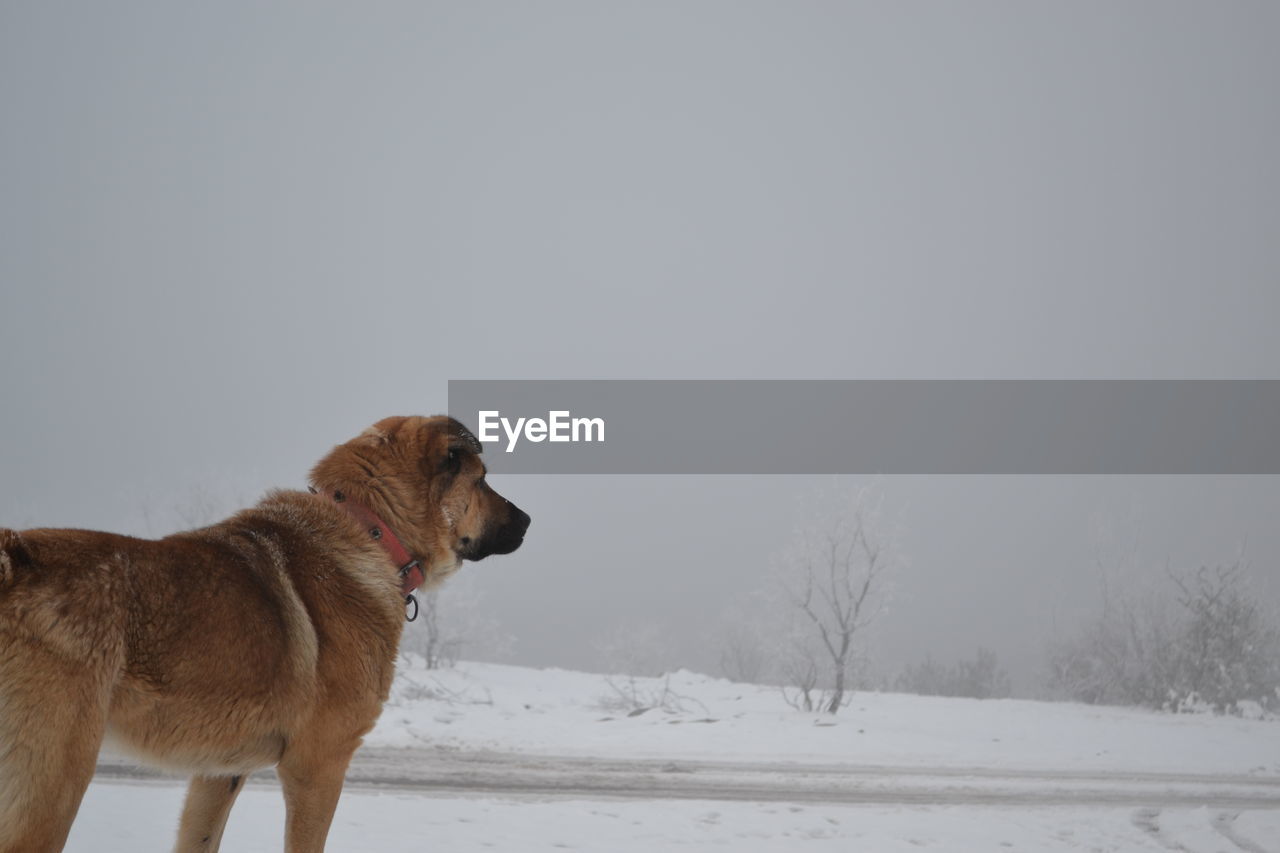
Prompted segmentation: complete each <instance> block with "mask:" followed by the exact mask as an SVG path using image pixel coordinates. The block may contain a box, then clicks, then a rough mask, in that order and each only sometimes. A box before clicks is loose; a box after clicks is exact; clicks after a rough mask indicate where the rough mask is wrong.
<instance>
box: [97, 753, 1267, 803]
mask: <svg viewBox="0 0 1280 853" xmlns="http://www.w3.org/2000/svg"><path fill="white" fill-rule="evenodd" d="M98 775H99V778H102V779H157V780H158V779H161V778H163V777H161V776H159V774H156V773H154V772H151V771H147V770H143V769H140V768H137V767H135V766H133V765H132V764H130V763H128V762H125V761H120V760H117V759H106V760H104V761H103V762H102V763H101V764H100V765H99V774H98ZM273 776H274V774H272V773H270V772H267V773H262V774H257V775H256V776H255V777H254V778H255V779H256V780H259V781H262V782H266V781H269V780H272V779H273ZM347 786H348V788H353V789H372V790H380V791H397V792H406V793H408V792H429V793H446V794H469V795H503V796H532V797H538V798H543V799H546V798H552V797H558V798H566V797H567V798H584V797H585V798H593V799H595V798H609V799H619V798H621V799H639V800H659V799H661V800H684V799H693V800H731V801H745V802H756V803H768V802H774V803H780V802H786V803H843V804H848V805H866V804H897V805H991V806H997V805H998V806H1018V805H1037V806H1089V805H1099V806H1133V807H1149V808H1154V807H1192V808H1196V807H1205V808H1213V809H1227V810H1230V809H1234V810H1249V809H1276V810H1280V779H1278V778H1276V777H1274V776H1260V775H1250V774H1234V775H1233V774H1222V773H1217V774H1196V773H1132V772H1130V773H1116V772H1086V771H1066V770H1041V771H1035V770H1000V769H991V768H978V767H974V768H957V767H945V768H938V769H930V768H922V767H885V766H861V765H850V764H802V763H794V762H744V763H738V762H732V761H701V760H699V761H685V760H678V761H663V760H641V759H627V758H608V759H597V758H587V757H582V756H546V755H539V756H530V755H518V754H510V753H497V752H479V753H462V752H457V751H452V750H429V749H410V748H366V749H362V750H361V751H360V752H359V753H357V755H356V758H355V760H354V761H353V762H352V765H351V768H350V770H349V771H348V773H347Z"/></svg>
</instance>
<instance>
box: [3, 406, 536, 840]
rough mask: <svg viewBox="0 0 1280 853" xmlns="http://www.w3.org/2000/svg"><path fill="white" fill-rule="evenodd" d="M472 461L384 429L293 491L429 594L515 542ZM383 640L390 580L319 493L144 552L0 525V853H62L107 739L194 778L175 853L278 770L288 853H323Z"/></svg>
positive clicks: (446, 435)
mask: <svg viewBox="0 0 1280 853" xmlns="http://www.w3.org/2000/svg"><path fill="white" fill-rule="evenodd" d="M479 449H480V448H479V444H478V443H477V442H476V441H475V439H474V437H472V436H471V435H470V433H468V432H467V431H466V429H465V428H464V427H462V426H461V425H460V424H458V423H457V422H456V421H453V420H451V419H449V418H445V417H436V418H419V417H414V418H387V419H385V420H383V421H380V422H379V423H378V424H375V425H374V426H373V427H371V428H370V429H369V430H366V431H365V433H363V434H362V435H361V436H359V437H357V438H356V439H353V440H352V441H350V442H348V443H346V444H344V445H339V446H338V447H336V448H334V450H333V451H332V452H331V453H330V454H329V455H328V456H326V457H325V458H324V459H322V460H321V461H320V462H319V463H318V464H317V465H316V467H315V469H314V470H313V471H312V477H311V479H312V483H313V485H314V486H315V487H316V488H318V489H320V490H321V491H322V492H323V491H326V490H327V491H329V492H333V491H339V492H341V493H342V494H343V495H344V497H346V498H347V499H349V500H354V501H359V502H361V503H363V504H364V505H365V506H367V507H369V508H370V509H371V510H373V511H374V512H375V513H377V515H378V516H379V517H380V518H381V519H382V520H383V521H384V522H386V524H387V525H388V526H389V527H390V528H391V529H392V530H393V531H394V532H395V533H396V535H398V536H399V538H400V540H401V541H402V542H403V543H404V545H405V547H406V548H407V549H408V550H409V552H410V553H411V554H413V555H415V556H416V557H418V558H419V559H420V560H421V561H422V565H423V569H424V573H425V575H426V580H427V585H428V586H434V585H436V584H439V583H440V582H441V581H443V580H444V578H446V577H447V576H449V575H450V574H452V573H453V572H455V571H457V569H458V568H459V567H460V565H461V563H462V561H463V559H482V558H483V557H484V556H486V555H488V554H492V553H509V552H510V551H512V550H514V549H515V548H516V547H518V546H519V544H520V541H521V539H522V537H523V534H524V531H525V529H526V528H527V526H528V521H529V519H528V516H527V515H525V514H524V513H522V512H521V511H520V510H519V509H517V508H516V507H515V506H513V505H512V504H510V503H509V502H508V501H507V500H506V499H504V498H503V497H502V496H500V495H498V494H497V493H496V492H494V491H493V490H492V489H490V488H489V487H488V485H487V484H486V483H485V481H484V465H483V464H482V463H481V461H480V460H479V458H478V457H477V455H476V454H477V453H478V452H479ZM403 624H404V608H403V600H402V596H401V593H400V583H399V579H398V577H397V573H396V566H395V565H394V564H393V562H392V561H391V559H390V557H389V556H388V555H387V553H386V551H384V550H383V548H382V547H381V546H380V545H379V544H377V542H375V541H374V540H373V539H372V538H371V537H370V535H369V532H368V531H367V530H366V529H365V527H364V526H363V525H362V524H360V523H359V522H357V521H355V520H354V518H353V517H352V516H351V515H349V514H348V513H347V512H345V511H344V510H343V508H342V507H341V506H340V505H338V504H337V503H334V502H333V501H332V500H330V499H328V498H325V497H321V496H319V495H312V494H308V493H306V492H298V491H277V492H273V493H271V494H269V495H267V497H266V498H265V499H263V500H262V501H261V502H260V503H259V504H258V505H257V506H255V507H253V508H252V509H248V510H244V511H242V512H241V513H239V514H237V515H236V516H234V517H232V518H230V519H228V520H227V521H224V522H221V523H219V524H215V525H212V526H210V527H206V528H203V529H200V530H193V531H189V532H185V533H179V534H175V535H173V536H169V537H166V538H164V539H160V540H155V541H152V540H142V539H134V538H131V537H126V536H118V535H115V534H110V533H98V532H92V531H82V530H51V529H37V530H26V531H22V532H17V531H12V530H5V529H0V853H44V851H57V850H60V849H62V846H63V844H64V843H65V840H66V836H67V833H68V831H69V830H70V827H71V822H72V820H73V819H74V817H75V813H76V810H77V808H78V807H79V803H80V798H81V796H82V795H83V793H84V788H85V786H86V785H87V784H88V782H89V779H90V778H91V777H92V775H93V770H94V764H95V761H96V756H97V753H98V749H99V747H100V745H101V743H102V740H103V737H104V736H105V735H106V734H108V733H109V734H110V736H111V737H112V739H113V741H114V742H116V743H119V744H121V745H123V746H124V747H126V748H128V749H130V750H132V751H133V752H134V753H136V754H137V755H138V756H140V757H141V758H143V759H144V760H147V761H150V762H152V763H155V764H158V765H161V766H164V767H168V768H176V769H180V770H184V771H187V772H190V773H192V774H193V775H194V778H193V780H192V783H191V786H190V789H189V791H188V794H187V800H186V804H185V806H184V809H183V815H182V821H181V826H180V829H179V836H178V843H177V847H176V848H175V849H177V850H181V851H196V850H199V851H216V850H217V849H218V844H219V842H220V840H221V837H222V830H223V827H224V826H225V824H226V820H227V815H228V813H229V812H230V809H231V805H232V803H233V802H234V799H235V796H236V795H237V794H238V793H239V789H240V787H241V784H240V778H239V777H241V776H243V775H244V774H246V773H249V772H251V771H253V770H255V769H258V768H261V767H266V766H270V765H276V766H277V769H278V772H279V775H280V779H281V783H282V787H283V789H284V794H285V800H286V805H287V819H286V820H287V828H286V849H287V850H289V851H292V853H300V851H319V850H323V848H324V839H325V836H326V834H327V832H328V828H329V822H330V820H331V819H332V816H333V809H334V807H335V806H336V804H337V800H338V796H339V794H340V792H341V789H342V779H343V775H344V774H345V772H346V767H347V763H348V762H349V761H350V758H351V755H352V753H354V751H355V749H356V748H357V747H358V746H359V744H360V740H361V738H362V736H363V735H364V734H365V733H366V732H368V731H369V729H370V728H372V727H373V724H374V722H375V720H376V719H377V717H378V714H379V712H380V711H381V708H382V704H383V702H384V701H385V700H386V698H387V694H388V691H389V690H390V686H391V678H392V675H393V670H394V660H395V654H396V648H397V645H398V643H399V639H400V631H401V628H402V627H403ZM139 795H140V796H142V795H143V792H142V791H141V790H140V791H139Z"/></svg>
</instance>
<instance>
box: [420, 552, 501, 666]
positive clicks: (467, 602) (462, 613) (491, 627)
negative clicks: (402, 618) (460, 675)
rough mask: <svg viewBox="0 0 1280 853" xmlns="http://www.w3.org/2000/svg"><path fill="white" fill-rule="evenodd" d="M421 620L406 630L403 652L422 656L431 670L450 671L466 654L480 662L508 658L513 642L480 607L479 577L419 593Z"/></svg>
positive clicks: (456, 579)
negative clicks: (480, 660)
mask: <svg viewBox="0 0 1280 853" xmlns="http://www.w3.org/2000/svg"><path fill="white" fill-rule="evenodd" d="M416 596H417V599H418V618H417V619H415V620H414V621H413V622H411V623H410V624H408V625H406V626H405V629H404V634H403V635H401V640H400V649H401V651H402V652H409V653H413V654H417V655H420V656H421V657H422V659H423V662H424V664H425V665H426V668H427V669H447V668H449V667H452V666H453V665H454V664H456V663H457V662H458V660H459V659H460V657H461V655H462V654H463V652H464V651H465V652H466V653H467V654H468V655H469V656H474V657H476V658H479V659H482V660H483V659H494V658H498V659H500V658H502V657H504V656H505V655H506V654H507V653H508V651H509V649H510V646H511V643H512V638H511V636H510V635H509V634H506V633H505V632H504V631H502V629H501V626H500V625H499V624H498V620H497V619H496V617H494V616H493V615H492V614H491V613H489V612H486V611H484V609H483V608H481V607H480V604H481V600H482V598H483V595H482V593H481V591H480V589H479V588H478V585H477V583H476V580H475V577H474V576H471V575H466V574H462V575H459V576H457V577H453V578H450V579H449V582H448V583H446V584H445V585H444V586H443V587H440V588H437V589H433V590H429V591H426V592H418V593H416Z"/></svg>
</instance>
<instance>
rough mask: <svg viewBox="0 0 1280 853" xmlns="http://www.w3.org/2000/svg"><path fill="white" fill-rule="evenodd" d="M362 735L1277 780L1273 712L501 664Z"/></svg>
mask: <svg viewBox="0 0 1280 853" xmlns="http://www.w3.org/2000/svg"><path fill="white" fill-rule="evenodd" d="M633 684H634V688H633V687H632V685H633ZM611 685H612V686H611ZM619 688H620V689H622V690H623V691H624V692H626V693H628V694H631V693H634V694H635V695H638V696H639V697H642V698H650V699H656V698H659V697H660V696H661V695H662V694H663V691H664V689H665V690H666V691H667V695H668V697H669V698H670V697H673V698H671V700H670V701H669V703H668V706H669V708H670V707H671V706H672V705H676V706H678V709H677V710H662V709H654V710H651V711H648V712H646V713H644V714H642V715H640V716H637V717H629V716H627V713H626V710H624V709H619V708H617V707H612V706H613V705H615V704H616V703H617V701H618V698H619V690H618V689H619ZM602 705H603V706H605V707H602ZM365 743H366V744H368V745H371V746H423V745H431V746H437V747H447V748H453V749H463V750H480V749H487V750H498V751H503V752H518V753H525V754H535V755H536V754H549V755H590V756H596V757H599V756H616V757H629V758H667V757H675V756H679V757H683V758H705V759H715V760H742V761H799V762H805V763H821V762H828V761H829V762H838V763H857V764H863V765H868V764H869V765H890V766H925V767H953V768H956V767H986V768H992V767H998V768H1003V769H1040V768H1052V769H1054V770H1076V771H1079V770H1093V771H1113V770H1114V771H1124V772H1178V771H1192V772H1198V773H1253V774H1263V775H1277V776H1280V724H1277V722H1276V721H1260V720H1243V719H1238V718H1234V717H1231V718H1223V717H1211V716H1204V715H1169V714H1155V713H1152V712H1149V711H1146V710H1141V709H1129V708H1102V707H1095V706H1088V705H1077V704H1071V703H1048V702H1031V701H1026V700H1016V699H1000V700H977V699H950V698H940V697H927V696H910V695H903V694H890V693H883V694H882V693H857V694H855V695H854V698H853V701H852V703H851V704H850V705H849V706H848V707H847V708H845V709H844V710H842V711H841V712H840V714H839V715H837V716H835V717H832V716H830V715H826V714H813V713H810V714H805V713H798V712H796V711H794V710H792V709H791V708H789V707H788V706H787V705H786V704H785V703H784V702H783V700H782V697H781V695H780V694H779V692H778V690H777V689H776V688H772V687H763V686H757V685H750V684H736V683H733V682H729V681H725V680H723V679H717V678H712V677H710V676H706V675H701V674H698V673H692V672H687V671H683V670H682V671H679V672H676V673H673V674H672V675H670V676H669V677H665V678H637V679H629V678H628V677H626V676H612V677H610V676H603V675H595V674H590V673H582V672H571V671H566V670H558V669H545V670H539V669H528V668H524V667H513V666H501V665H498V664H480V663H463V664H460V665H459V666H458V667H456V668H454V669H444V670H426V669H423V668H422V667H420V666H408V667H405V668H403V669H402V670H401V672H400V675H399V678H398V679H397V682H396V685H395V687H394V688H393V692H392V698H391V701H390V702H389V703H388V705H387V707H386V708H385V710H384V711H383V713H382V718H381V719H380V720H379V722H378V725H377V727H376V728H375V729H374V730H373V732H371V733H370V735H369V736H368V737H367V738H366V739H365Z"/></svg>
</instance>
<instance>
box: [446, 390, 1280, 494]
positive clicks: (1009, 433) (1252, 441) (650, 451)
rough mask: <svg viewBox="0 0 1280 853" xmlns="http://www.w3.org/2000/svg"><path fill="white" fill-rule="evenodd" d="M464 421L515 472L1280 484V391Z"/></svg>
mask: <svg viewBox="0 0 1280 853" xmlns="http://www.w3.org/2000/svg"><path fill="white" fill-rule="evenodd" d="M486 412H487V413H490V414H487V415H484V414H482V413H486ZM553 412H560V413H561V414H559V415H552V413H553ZM449 413H450V414H451V415H452V416H453V417H455V418H457V419H458V420H460V421H461V422H462V423H464V424H466V425H467V426H468V427H470V428H471V429H472V430H473V431H475V432H476V434H477V435H481V430H482V420H484V421H486V422H487V423H488V424H489V429H488V430H487V433H488V435H489V437H490V438H496V440H493V441H486V442H485V443H484V455H485V461H486V462H487V463H488V465H489V467H490V468H491V469H492V470H494V471H496V472H501V473H503V474H1280V381H1278V380H1203V381H1201V380H1178V381H1147V380H1133V381H1130V380H1123V381H1084V380H1081V381H1046V380H977V381H933V380H929V381H897V380H894V381H863V380H848V381H844V380H840V381H827V380H535V381H522V380H511V381H506V380H451V381H450V382H449ZM493 413H497V414H493ZM499 418H501V419H505V420H506V421H507V425H506V427H505V428H504V426H503V425H502V424H501V423H500V421H499ZM521 418H524V419H525V421H524V422H523V423H522V424H521V422H520V420H519V419H521ZM531 419H538V420H540V421H542V422H544V424H543V426H544V428H539V426H538V424H537V422H536V421H534V422H533V423H532V428H530V421H531ZM574 419H577V422H576V423H575V422H574ZM517 424H520V425H521V426H520V429H519V430H516V426H517ZM512 432H515V433H516V435H515V438H514V439H513V438H512V436H511V433H512ZM553 434H554V435H555V437H556V438H557V439H559V440H554V441H553V440H551V437H552V435H553ZM538 438H541V440H536V439H538ZM575 438H576V439H577V440H573V439H575Z"/></svg>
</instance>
